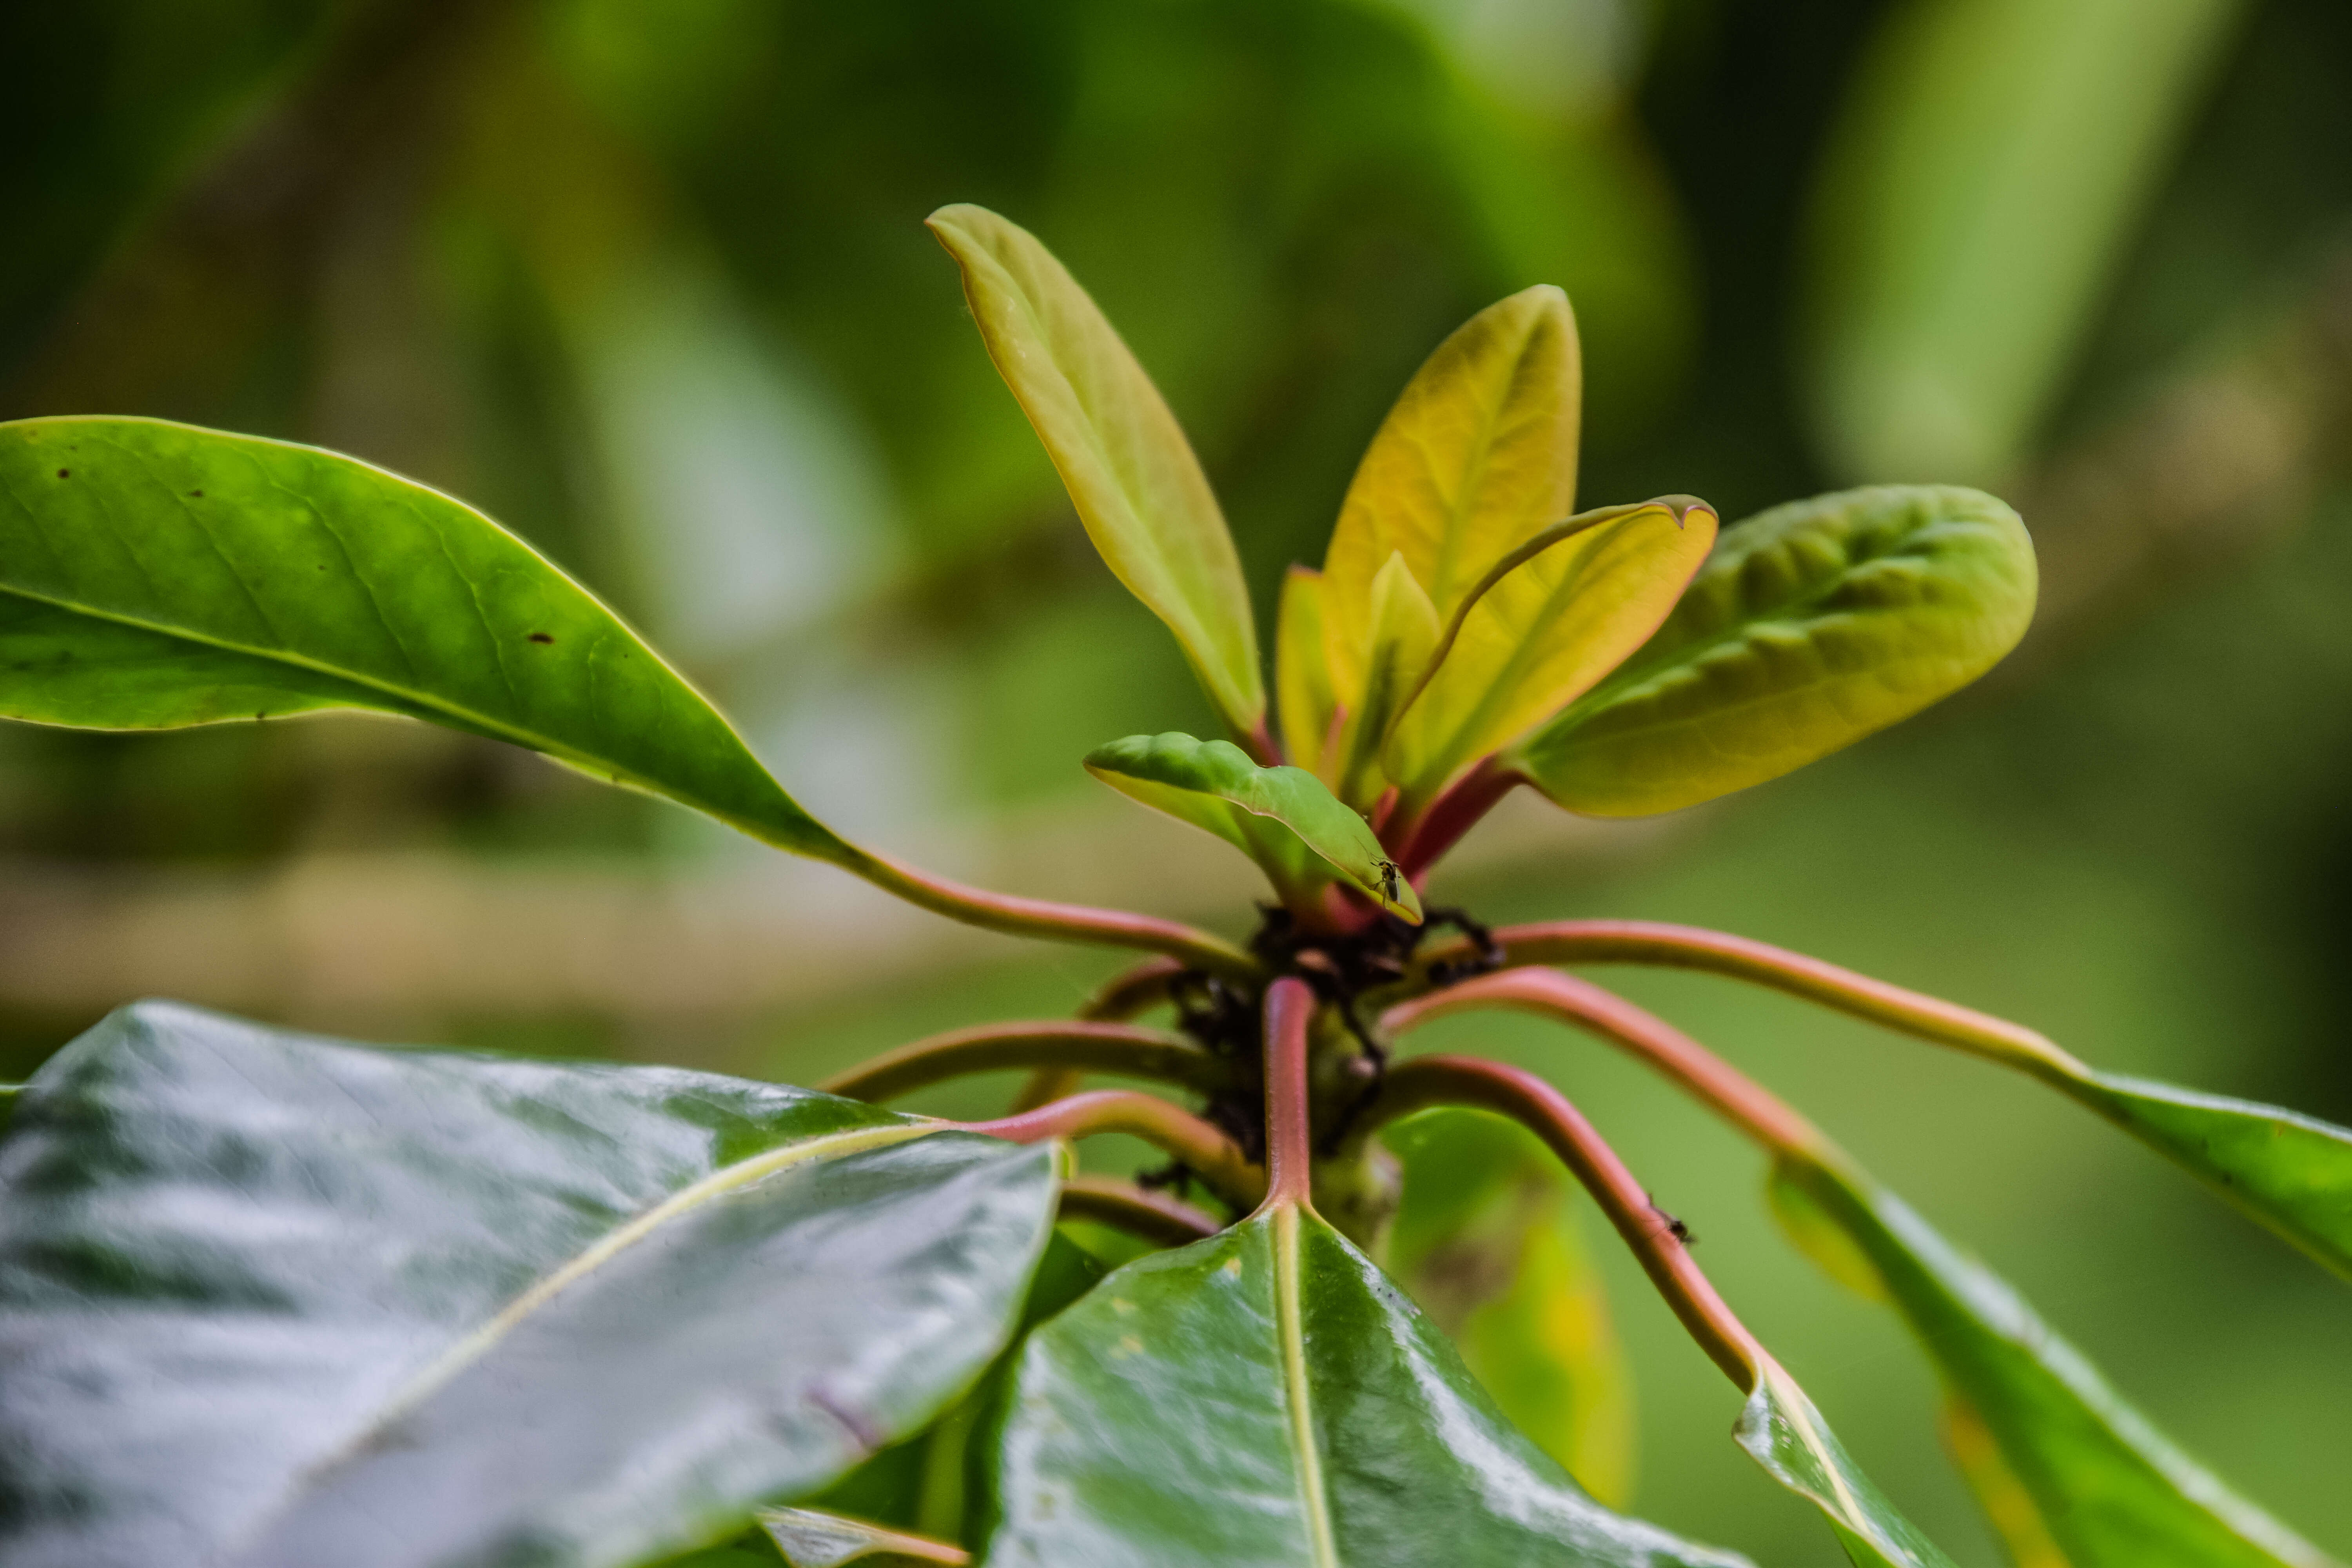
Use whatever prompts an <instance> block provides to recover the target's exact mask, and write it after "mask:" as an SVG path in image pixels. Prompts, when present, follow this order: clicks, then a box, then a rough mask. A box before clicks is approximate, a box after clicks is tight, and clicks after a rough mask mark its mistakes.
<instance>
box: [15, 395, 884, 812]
mask: <svg viewBox="0 0 2352 1568" xmlns="http://www.w3.org/2000/svg"><path fill="white" fill-rule="evenodd" d="M328 709H365V710H375V711H377V712H383V713H395V714H400V715H403V716H404V717H408V718H413V719H424V720H428V721H432V722H435V723H438V724H446V725H448V726H450V727H452V728H454V729H459V730H465V731H470V732H472V733H475V734H480V735H488V736H493V737H495V738H497V739H499V740H502V741H510V742H514V743H515V744H517V745H521V746H528V747H530V748H531V749H532V750H534V751H538V752H544V753H546V754H547V755H549V756H551V757H553V758H555V759H556V760H557V761H559V762H562V763H569V764H570V765H572V766H573V767H576V768H579V769H581V770H582V771H583V772H586V773H593V774H595V775H596V776H598V777H600V778H605V779H610V780H612V781H613V782H614V783H615V784H626V785H630V786H632V787H635V788H637V789H642V790H647V791H650V792H652V793H654V794H656V795H667V796H668V797H669V798H671V799H673V800H676V801H678V802H680V803H682V804H684V805H690V806H693V807H695V808H696V809H698V810H700V811H705V812H708V813H709V814H710V815H711V816H716V817H718V818H719V820H721V821H723V822H727V823H729V824H730V825H732V826H736V827H739V828H740V829H742V830H743V831H745V832H747V833H750V834H752V835H753V836H755V837H760V838H763V839H765V840H767V841H768V842H770V843H772V844H775V845H777V846H779V847H782V848H787V849H791V850H793V851H795V852H796V853H800V854H807V855H816V856H820V857H824V858H835V857H836V856H838V855H840V854H842V853H844V846H843V845H842V843H841V841H840V840H839V839H838V838H836V837H835V836H834V835H833V834H832V833H831V832H830V831H828V830H827V829H825V828H824V826H821V825H819V824H818V823H817V822H816V821H815V820H814V818H812V817H811V816H809V815H808V814H807V813H806V812H804V811H803V810H802V809H801V808H800V806H799V805H796V804H795V803H794V802H793V799H792V797H791V796H789V795H786V794H785V793H784V791H783V789H782V786H781V785H779V784H777V783H776V781H775V780H774V779H773V778H772V777H771V776H770V775H769V773H768V772H767V770H766V769H765V768H763V767H761V765H760V763H759V762H758V760H757V759H756V758H754V757H753V756H752V754H751V750H750V749H749V748H748V747H746V746H745V745H744V743H743V742H742V740H741V739H740V737H739V736H738V735H737V734H736V733H735V731H733V730H732V729H730V728H729V726H728V723H727V721H726V720H724V719H722V718H720V717H719V713H718V711H717V710H715V709H713V708H712V707H711V706H710V704H709V702H708V701H706V700H704V699H703V697H702V696H701V695H700V694H699V693H698V692H697V691H696V690H695V689H693V688H692V687H690V686H688V684H687V683H686V681H685V679H683V678H681V677H680V676H679V675H678V674H677V672H676V671H675V670H673V669H671V668H669V666H667V664H665V663H663V662H662V660H661V658H660V657H659V656H658V655H656V653H654V651H653V650H652V649H650V648H648V647H646V645H645V643H644V642H643V641H641V640H640V639H639V638H638V637H637V636H636V634H635V633H634V632H632V631H631V630H629V628H628V627H627V626H624V625H623V624H622V623H621V621H620V619H619V618H618V617H617V616H614V614H613V613H612V611H610V610H608V609H606V608H605V607H604V605H602V604H600V603H598V602H597V601H596V599H595V598H594V596H593V595H591V594H589V592H588V591H587V590H586V589H584V588H583V587H581V586H580V585H579V584H577V583H574V582H573V581H572V579H571V578H569V577H567V576H565V575H564V574H562V572H560V571H558V570H557V569H556V568H555V567H554V566H553V565H551V564H550V563H548V561H547V560H546V559H545V558H544V557H542V556H541V555H540V554H539V553H538V552H536V551H534V550H532V549H531V548H530V545H528V544H525V543H524V542H522V541H521V540H520V539H517V538H516V537H515V536H514V535H512V534H510V533H509V532H507V531H505V530H504V529H502V528H500V527H499V525H498V524H497V523H495V522H492V521H490V520H489V519H488V518H487V517H484V516H483V515H482V514H481V513H480V512H478V511H476V510H473V509H472V508H471V507H468V506H466V505H464V504H463V503H461V502H459V501H456V500H451V499H450V498H449V497H447V496H445V495H443V494H441V493H440V492H439V491H437V490H433V489H426V488H425V486H423V485H420V484H416V483H415V482H414V481H412V480H408V479H402V478H400V477H399V476H398V475H396V474H390V473H386V472H385V471H384V470H383V469H382V468H374V467H373V466H371V465H369V464H366V463H362V462H361V461H359V460H358V459H356V458H346V457H342V456H340V455H338V454H336V453H332V452H324V451H320V450H318V449H317V448H315V447H298V446H293V445H290V444H289V443H287V442H283V441H267V440H263V439H261V438H259V437H252V436H231V435H226V434H223V433H221V432H219V431H214V430H201V429H197V428H195V427H194V426H187V425H174V424H171V423H169V422H167V421H164V420H160V419H116V418H96V417H88V418H60V419H28V420H21V421H17V422H16V423H13V424H6V425H0V717H6V718H10V719H21V720H28V721H33V722H35V723H42V724H61V725H71V726H76V727H79V728H86V729H100V730H162V729H173V728H178V727H181V726H184V725H191V724H215V723H222V722H226V721H233V720H240V719H243V720H252V719H266V718H278V717H280V716H283V715H288V714H295V713H309V712H316V711H320V710H328Z"/></svg>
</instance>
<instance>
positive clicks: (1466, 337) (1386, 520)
mask: <svg viewBox="0 0 2352 1568" xmlns="http://www.w3.org/2000/svg"><path fill="white" fill-rule="evenodd" d="M1582 388H1583V372H1582V369H1581V365H1580V360H1579V357H1578V352H1577V342H1576V318H1575V316H1574V315H1573V314H1572V313H1571V312H1570V310H1569V306H1568V296H1567V295H1565V294H1563V293H1561V292H1560V291H1559V289H1555V288H1552V287H1550V286H1549V285H1548V284H1547V285H1542V286H1539V287H1537V288H1533V289H1523V290H1521V291H1520V292H1519V293H1517V294H1514V295H1512V296H1511V297H1510V298H1509V299H1507V300H1500V301H1498V302H1497V303H1496V304H1493V305H1489V306H1488V307H1486V309H1485V310H1481V311H1479V312H1478V313H1477V314H1476V315H1475V316H1473V317H1471V318H1470V320H1469V321H1466V322H1465V323H1463V325H1462V326H1461V327H1460V328H1459V329H1458V330H1456V331H1454V335H1453V336H1451V337H1449V338H1447V339H1446V340H1445V341H1444V342H1443V343H1440V344H1439V345H1438V347H1437V351H1436V352H1435V353H1433V354H1431V355H1430V356H1429V359H1428V361H1427V363H1424V364H1423V366H1422V367H1421V369H1420V370H1419V371H1417V372H1415V373H1414V374H1413V378H1412V381H1411V382H1409V383H1408V384H1406V386H1405V389H1404V393H1403V395H1402V396H1400V397H1399V398H1398V399H1397V401H1396V406H1395V407H1394V408H1392V409H1391V410H1390V412H1389V416H1388V417H1387V419H1385V420H1384V421H1382V422H1381V427H1380V431H1379V433H1378V434H1376V435H1375V436H1374V437H1372V444H1371V446H1370V448H1369V449H1367V450H1366V452H1365V453H1364V459H1363V462H1362V463H1361V464H1360V465H1359V466H1358V468H1357V469H1356V477H1355V479H1354V480H1353V481H1352V482H1351V483H1350V484H1349V487H1348V495H1347V499H1346V500H1345V501H1344V502H1342V503H1341V505H1340V509H1339V525H1338V527H1336V528H1335V529H1334V530H1333V531H1332V534H1331V544H1330V548H1329V550H1328V552H1326V553H1325V556H1324V561H1323V576H1324V582H1325V584H1326V586H1325V589H1324V611H1323V613H1324V616H1325V623H1326V634H1325V635H1326V637H1327V638H1328V647H1329V650H1330V658H1331V668H1332V669H1333V671H1334V674H1335V679H1336V680H1337V682H1338V686H1339V694H1340V700H1342V701H1347V702H1352V701H1353V698H1354V693H1355V692H1356V691H1358V690H1359V689H1361V687H1362V685H1363V683H1364V672H1365V668H1366V666H1365V660H1366V652H1367V650H1368V649H1369V648H1370V646H1371V633H1372V620H1373V609H1372V580H1373V578H1374V577H1375V576H1377V575H1378V574H1380V572H1381V568H1382V567H1384V566H1386V565H1387V564H1388V562H1389V557H1390V556H1391V554H1402V556H1403V557H1404V563H1405V566H1406V568H1407V569H1408V570H1410V571H1411V572H1412V576H1413V579H1414V581H1416V582H1417V583H1419V584H1421V586H1422V588H1423V590H1424V591H1425V592H1426V593H1427V594H1428V595H1429V598H1430V602H1431V603H1432V604H1433V605H1435V606H1436V610H1437V616H1438V619H1439V620H1440V621H1445V620H1450V619H1451V618H1452V617H1453V615H1454V608H1455V606H1457V605H1460V604H1461V603H1462V601H1463V600H1464V599H1465V597H1466V596H1467V595H1469V592H1470V590H1471V588H1472V587H1473V586H1475V584H1477V582H1478V580H1479V579H1480V578H1482V577H1484V576H1485V575H1486V569H1487V568H1488V567H1490V566H1492V565H1493V564H1494V563H1496V562H1497V561H1500V560H1501V559H1502V558H1503V557H1504V556H1505V555H1507V554H1508V553H1510V552H1511V551H1512V550H1513V549H1515V548H1516V547H1517V546H1518V545H1519V544H1520V543H1522V542H1525V541H1526V540H1527V539H1528V538H1529V537H1530V536H1532V535H1533V534H1535V533H1536V532H1537V531H1539V530H1541V529H1542V528H1544V527H1545V526H1546V525H1547V524H1549V523H1554V522H1557V521H1559V520H1560V519H1561V518H1564V517H1566V516H1567V515H1568V514H1569V513H1570V511H1573V510H1575V504H1574V503H1575V499H1576V438H1577V423H1578V419H1579V416H1580V411H1581V400H1582V396H1583V391H1582ZM1414 673H1415V675H1416V676H1418V674H1419V673H1420V672H1419V671H1417V670H1416V671H1415V672H1414Z"/></svg>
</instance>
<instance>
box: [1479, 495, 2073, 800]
mask: <svg viewBox="0 0 2352 1568" xmlns="http://www.w3.org/2000/svg"><path fill="white" fill-rule="evenodd" d="M2035 581H2036V579H2035V571H2034V561H2033V546H2032V542H2031V541H2030V540H2029V539H2028V538H2027V537H2026V533H2025V526H2024V524H2023V523H2022V522H2021V521H2019V520H2018V516H2017V514H2016V513H2015V512H2014V511H2011V510H2010V509H2009V508H2008V507H2007V506H2005V505H2003V504H2002V503H2001V502H2000V501H1999V500H1994V499H1993V498H1992V497H1990V496H1989V495H1985V494H1983V493H1982V492H1980V491H1978V490H1969V489H1956V488H1953V487H1949V486H1929V485H1921V486H1882V487H1878V488H1874V489H1858V490H1846V491H1842V492H1840V493H1838V494H1834V495H1826V496H1817V497H1814V498H1813V499H1812V500H1801V501H1792V502H1790V504H1788V505H1786V506H1781V507H1775V508H1774V509H1772V510H1769V511H1767V512H1764V513H1761V514H1760V515H1759V516H1757V517H1754V518H1750V519H1749V520H1748V521H1745V522H1742V523H1739V524H1738V525H1737V526H1735V527H1733V528H1730V529H1727V530H1726V531H1725V532H1724V534H1723V537H1722V539H1721V541H1720V542H1719V543H1718V544H1717V548H1716V552H1715V554H1714V556H1713V558H1712V559H1710V560H1709V561H1708V562H1707V563H1706V566H1705V567H1703V568H1702V569H1701V570H1700V572H1699V574H1698V576H1697V577H1696V579H1695V580H1694V581H1693V582H1692V584H1691V586H1690V589H1689V591H1688V592H1687V593H1686V594H1685V595H1683V599H1682V603H1681V604H1680V605H1678V606H1677V607H1676V608H1675V613H1674V614H1673V615H1672V616H1668V617H1667V619H1666V623H1665V625H1664V626H1661V627H1659V628H1658V632H1657V635H1656V636H1654V637H1652V638H1651V639H1650V640H1649V641H1648V642H1647V643H1646V644H1644V645H1643V647H1642V648H1641V650H1640V651H1639V652H1638V653H1636V654H1634V655H1633V658H1630V659H1628V660H1627V661H1626V662H1625V663H1624V664H1623V665H1622V667H1621V668H1619V669H1618V671H1617V672H1616V673H1615V674H1614V675H1612V676H1611V677H1610V678H1609V679H1607V680H1604V681H1603V682H1601V685H1600V686H1598V687H1596V688H1594V689H1593V690H1592V691H1591V693H1589V694H1588V695H1587V696H1585V697H1584V698H1583V699H1582V700H1580V701H1578V702H1576V703H1575V704H1574V705H1573V706H1571V707H1570V709H1569V710H1568V711H1567V712H1565V713H1563V714H1561V715H1560V717H1559V719H1558V720H1557V721H1554V722H1553V723H1551V724H1550V725H1549V726H1548V727H1547V728H1545V729H1544V730H1542V731H1538V733H1537V734H1536V735H1535V736H1534V737H1533V738H1532V739H1530V740H1529V741H1528V742H1526V744H1525V745H1524V746H1522V747H1521V748H1519V752H1518V755H1517V765H1518V766H1519V767H1520V768H1521V769H1522V770H1523V771H1524V772H1525V773H1527V775H1528V777H1529V778H1530V779H1532V780H1533V781H1534V782H1535V784H1536V785H1537V787H1538V788H1539V789H1541V790H1542V791H1543V792H1544V793H1545V794H1546V795H1549V796H1550V797H1551V798H1552V799H1553V800H1554V801H1555V802H1557V803H1559V805H1564V806H1566V807H1568V808H1569V809H1570V810H1571V811H1579V812H1584V813H1586V814H1588V815H1591V816H1643V815H1646V814H1649V813H1652V812H1661V811H1674V810H1676V809H1678V808H1680V807H1683V806H1687V805H1697V804H1699V803H1700V802H1702V801H1706V800H1711V799H1713V798H1715V797H1716V796H1717V795H1726V794H1728V793H1729V792H1731V791H1733V790H1736V789H1744V788H1746V787H1747V786H1748V785H1749V784H1761V783H1763V782H1764V781H1765V780H1767V779H1773V778H1778V777H1779V776H1780V775H1781V774H1782V773H1788V772H1789V771H1790V770H1791V769H1793V768H1797V767H1801V766H1802V765H1803V764H1805V763H1809V762H1811V761H1813V760H1814V759H1815V758H1817V757H1822V756H1825V755H1827V754H1828V753H1830V752H1834V751H1837V750H1838V749H1839V748H1841V747H1843V746H1847V745H1850V744H1852V743H1853V742H1855V741H1858V740H1861V739H1862V738H1863V737H1864V736H1865V735H1868V734H1870V733H1872V732H1873V731H1876V730H1880V729H1884V728H1885V726H1887V725H1889V724H1892V723H1894V722H1895V721H1897V720H1899V719H1904V718H1907V717H1909V716H1910V715H1911V714H1913V713H1916V712H1917V711H1918V710H1920V709H1922V708H1925V707H1927V705H1928V704H1929V703H1931V702H1934V701H1936V700H1937V699H1938V698H1941V697H1944V696H1947V695H1948V694H1949V693H1951V692H1953V691H1955V690H1957V689H1959V688H1960V687H1962V686H1965V685H1967V684H1968V683H1969V681H1971V680H1974V679H1976V678H1977V677H1978V676H1979V675H1982V674H1983V673H1984V672H1985V671H1986V670H1988V669H1990V668H1992V666H1993V665H1994V664H1995V663H1997V662H1999V660H2000V658H2001V657H2002V656H2003V655H2004V654H2006V653H2008V652H2009V650H2010V649H2011V647H2015V646H2016V644H2017V640H2018V638H2020V637H2022V636H2024V634H2025V626H2026V622H2027V621H2028V620H2029V619H2030V618H2031V617H2032V613H2033V599H2034V589H2035Z"/></svg>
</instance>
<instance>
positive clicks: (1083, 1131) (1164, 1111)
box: [948, 1089, 1266, 1208]
mask: <svg viewBox="0 0 2352 1568" xmlns="http://www.w3.org/2000/svg"><path fill="white" fill-rule="evenodd" d="M948 1125H949V1126H950V1127H954V1128H956V1129H958V1130H959V1131H964V1132H979V1133H982V1134H985V1135H986V1136H988V1137H991V1138H1002V1139H1004V1140H1005V1141H1006V1142H1012V1143H1042V1142H1045V1140H1047V1139H1049V1138H1072V1139H1075V1138H1091V1137H1093V1136H1095V1135H1096V1134H1097V1133H1102V1132H1125V1133H1129V1134H1130V1135H1132V1136H1134V1137H1137V1138H1140V1139H1142V1140H1143V1141H1144V1142H1147V1143H1150V1144H1153V1145H1155V1146H1156V1147H1158V1148H1160V1149H1161V1150H1164V1151H1165V1152H1168V1153H1171V1154H1173V1155H1175V1156H1176V1158H1178V1159H1179V1160H1181V1161H1183V1162H1184V1163H1185V1164H1187V1165H1189V1166H1191V1167H1192V1170H1193V1171H1194V1172H1195V1173H1198V1174H1199V1175H1200V1177H1201V1179H1202V1180H1203V1181H1205V1182H1207V1183H1208V1184H1209V1185H1210V1186H1212V1187H1213V1188H1215V1189H1216V1191H1217V1194H1218V1195H1219V1196H1221V1197H1223V1198H1224V1199H1225V1200H1226V1201H1227V1202H1228V1203H1231V1204H1232V1205H1234V1207H1236V1208H1247V1207H1249V1206H1250V1205H1254V1204H1255V1203H1257V1202H1258V1201H1259V1199H1261V1198H1262V1197H1264V1196H1265V1186H1266V1178H1265V1171H1263V1170H1262V1169H1260V1168H1259V1167H1258V1166H1256V1165H1254V1164H1252V1163H1250V1162H1249V1160H1248V1159H1247V1158H1246V1157H1245V1156H1244V1154H1243V1153H1242V1152H1241V1148H1240V1146H1239V1145H1237V1144H1236V1143H1234V1141H1233V1140H1232V1139H1230V1138H1228V1137H1226V1136H1225V1135H1224V1134H1223V1132H1220V1131H1217V1129H1215V1128H1214V1127H1212V1126H1211V1125H1209V1123H1207V1122H1205V1121H1202V1120H1201V1119H1200V1118H1199V1117H1197V1116H1195V1115H1193V1114H1192V1112H1191V1111H1189V1110H1182V1109H1181V1108H1179V1107H1177V1106H1173V1105H1171V1104H1169V1103H1168V1102H1167V1101H1166V1100H1161V1099H1160V1098H1159V1097H1158V1096H1157V1095H1150V1094H1144V1093H1141V1092H1139V1091H1138V1090H1136V1089H1096V1090H1094V1091H1092V1092H1091V1093H1087V1094H1074V1095H1071V1096H1070V1097H1069V1098H1068V1099H1066V1100H1055V1101H1054V1103H1053V1104H1051V1105H1043V1106H1039V1107H1038V1108H1037V1109H1036V1110H1024V1111H1023V1112H1021V1113H1020V1114H1018V1115H1015V1116H1004V1117H999V1118H998V1119H997V1120H995V1121H951V1122H950V1123H948Z"/></svg>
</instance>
